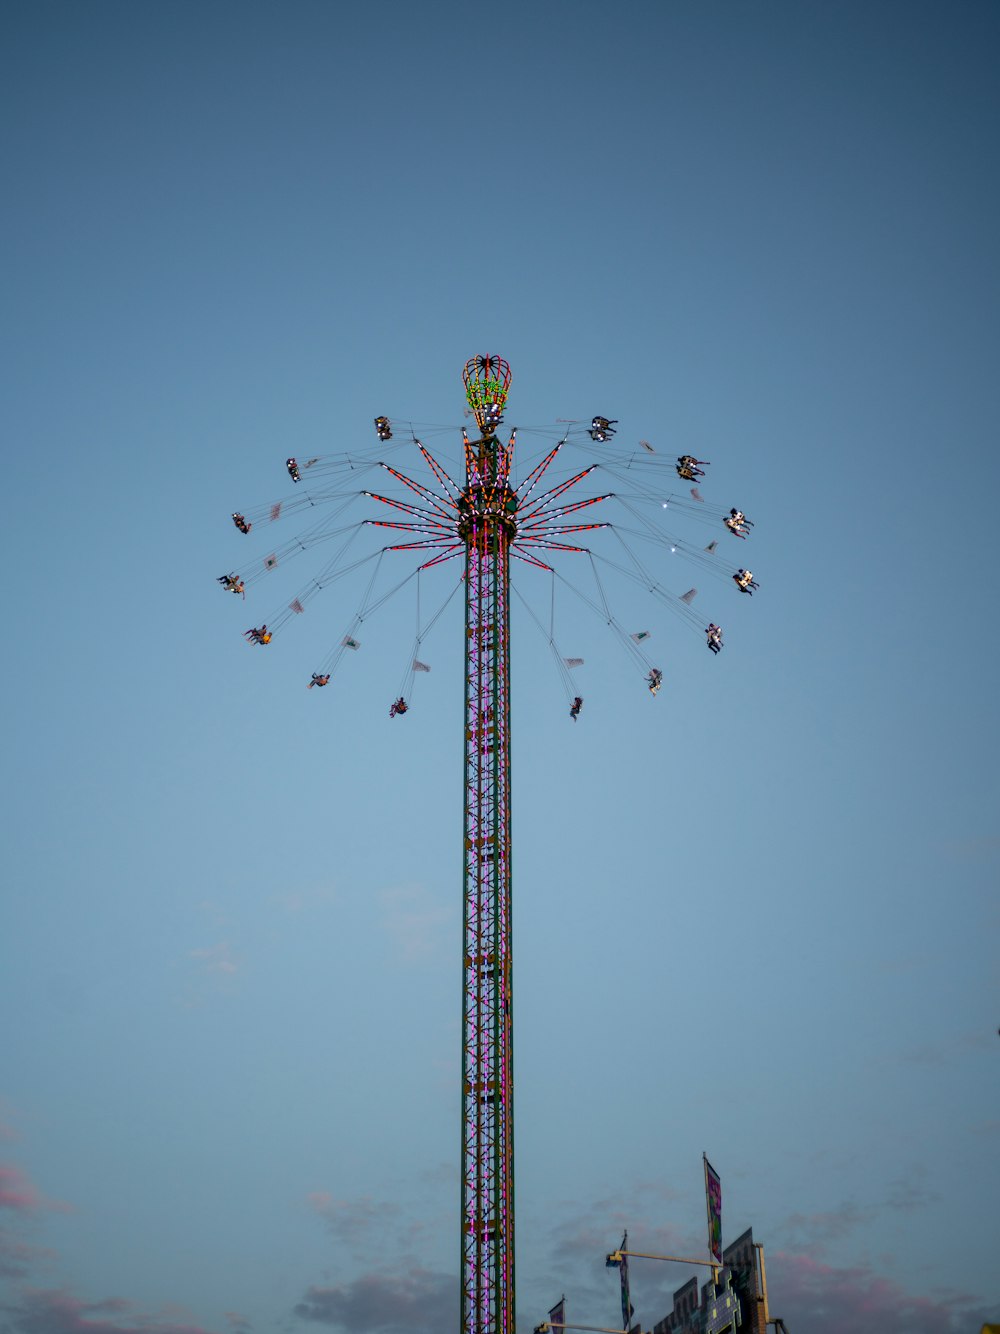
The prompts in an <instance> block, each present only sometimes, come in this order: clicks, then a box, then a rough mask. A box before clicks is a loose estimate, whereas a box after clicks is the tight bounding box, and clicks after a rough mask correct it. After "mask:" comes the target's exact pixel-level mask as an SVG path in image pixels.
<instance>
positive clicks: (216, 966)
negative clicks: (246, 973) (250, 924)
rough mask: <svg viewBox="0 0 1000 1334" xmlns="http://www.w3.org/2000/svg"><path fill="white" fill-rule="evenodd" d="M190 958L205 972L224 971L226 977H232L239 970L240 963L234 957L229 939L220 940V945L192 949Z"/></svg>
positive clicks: (189, 954)
mask: <svg viewBox="0 0 1000 1334" xmlns="http://www.w3.org/2000/svg"><path fill="white" fill-rule="evenodd" d="M188 958H189V959H193V960H194V962H195V963H196V964H197V965H198V966H199V968H200V969H201V970H202V971H203V972H205V973H222V974H223V975H224V976H226V977H231V976H232V975H233V973H236V972H238V971H239V964H238V963H237V962H236V960H235V959H234V958H233V954H232V950H231V949H230V946H229V942H228V941H227V940H222V941H220V942H219V944H218V945H211V946H209V948H208V949H202V950H191V951H189V953H188Z"/></svg>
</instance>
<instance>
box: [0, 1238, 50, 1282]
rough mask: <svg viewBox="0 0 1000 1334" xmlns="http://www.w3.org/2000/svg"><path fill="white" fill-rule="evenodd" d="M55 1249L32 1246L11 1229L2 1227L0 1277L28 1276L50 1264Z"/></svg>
mask: <svg viewBox="0 0 1000 1334" xmlns="http://www.w3.org/2000/svg"><path fill="white" fill-rule="evenodd" d="M54 1259H55V1251H50V1250H49V1249H48V1248H47V1247H44V1246H32V1245H31V1244H30V1243H29V1242H26V1241H22V1240H21V1238H20V1237H16V1236H15V1235H14V1234H13V1233H12V1232H11V1231H9V1229H7V1228H3V1227H0V1278H27V1277H28V1275H29V1273H31V1272H32V1271H36V1270H38V1269H40V1268H43V1267H44V1266H46V1265H48V1264H50V1263H51V1262H52V1260H54Z"/></svg>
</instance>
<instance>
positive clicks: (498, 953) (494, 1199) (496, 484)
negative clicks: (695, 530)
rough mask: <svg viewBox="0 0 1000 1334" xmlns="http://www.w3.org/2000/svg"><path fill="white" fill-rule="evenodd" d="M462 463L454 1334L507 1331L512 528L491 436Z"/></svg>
mask: <svg viewBox="0 0 1000 1334" xmlns="http://www.w3.org/2000/svg"><path fill="white" fill-rule="evenodd" d="M466 457H467V476H466V487H465V491H464V493H463V498H462V499H463V504H462V507H461V508H462V512H463V519H462V521H461V524H460V528H459V531H460V532H461V534H462V536H463V538H464V541H465V544H466V563H465V645H466V651H465V830H464V833H465V844H464V847H465V851H464V866H463V886H464V890H463V904H464V906H463V951H464V959H463V995H462V1334H514V1135H513V1100H512V1092H513V1068H512V1060H513V1044H512V1014H511V868H510V851H511V839H510V636H509V615H510V536H511V530H510V527H509V519H506V518H505V515H506V511H505V509H504V505H505V497H506V495H507V489H506V463H505V462H504V463H503V464H501V463H499V461H498V446H497V441H496V437H495V436H494V435H493V434H492V433H491V432H489V431H486V430H484V433H483V438H482V439H481V440H478V441H476V442H475V444H474V445H470V447H469V449H468V450H467V455H466Z"/></svg>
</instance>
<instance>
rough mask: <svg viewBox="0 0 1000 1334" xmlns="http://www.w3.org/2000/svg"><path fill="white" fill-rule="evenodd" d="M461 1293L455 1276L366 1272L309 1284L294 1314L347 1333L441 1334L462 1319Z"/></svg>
mask: <svg viewBox="0 0 1000 1334" xmlns="http://www.w3.org/2000/svg"><path fill="white" fill-rule="evenodd" d="M458 1292H459V1285H458V1279H457V1278H456V1277H455V1276H454V1275H452V1274H438V1273H432V1272H431V1271H429V1270H426V1269H411V1270H409V1271H408V1272H407V1273H405V1274H389V1275H380V1274H365V1275H364V1276H362V1277H361V1278H358V1279H355V1281H354V1282H353V1283H343V1284H337V1285H336V1286H334V1287H329V1288H320V1287H311V1288H309V1289H308V1291H307V1292H306V1294H305V1297H304V1298H303V1300H302V1301H301V1302H299V1303H298V1305H297V1306H296V1307H295V1308H294V1314H295V1315H296V1316H298V1318H299V1319H300V1320H305V1321H308V1322H310V1323H312V1324H318V1325H329V1326H330V1327H331V1328H332V1329H339V1330H342V1331H344V1334H440V1332H441V1330H443V1329H454V1328H455V1327H456V1326H457V1325H458V1323H459V1299H458Z"/></svg>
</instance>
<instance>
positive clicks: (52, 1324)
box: [0, 1289, 211, 1334]
mask: <svg viewBox="0 0 1000 1334" xmlns="http://www.w3.org/2000/svg"><path fill="white" fill-rule="evenodd" d="M0 1311H2V1312H3V1314H4V1316H5V1317H6V1322H7V1323H6V1324H5V1326H4V1330H5V1332H6V1331H7V1330H9V1331H10V1334H211V1331H209V1330H208V1329H206V1328H205V1327H204V1326H203V1325H179V1324H177V1323H176V1322H175V1321H173V1320H170V1319H169V1318H167V1319H163V1318H161V1317H159V1316H156V1315H145V1314H143V1313H142V1312H140V1311H137V1310H136V1308H135V1307H134V1306H133V1304H132V1303H131V1302H127V1301H125V1300H124V1299H123V1298H121V1297H107V1298H105V1299H104V1300H103V1301H99V1302H83V1301H80V1300H79V1298H77V1297H74V1296H72V1294H71V1293H68V1292H66V1291H65V1289H46V1290H36V1291H29V1292H26V1293H24V1294H23V1295H22V1298H21V1301H20V1302H19V1303H18V1304H16V1305H8V1306H3V1307H0Z"/></svg>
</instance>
